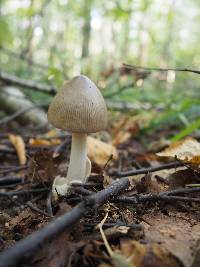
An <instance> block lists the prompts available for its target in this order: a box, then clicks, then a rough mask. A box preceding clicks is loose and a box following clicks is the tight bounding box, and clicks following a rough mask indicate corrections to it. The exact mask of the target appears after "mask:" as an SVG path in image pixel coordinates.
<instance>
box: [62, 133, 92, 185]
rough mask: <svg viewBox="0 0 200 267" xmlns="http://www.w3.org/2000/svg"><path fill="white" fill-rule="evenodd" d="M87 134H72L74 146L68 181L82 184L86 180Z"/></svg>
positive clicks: (72, 146)
mask: <svg viewBox="0 0 200 267" xmlns="http://www.w3.org/2000/svg"><path fill="white" fill-rule="evenodd" d="M86 138H87V134H85V133H72V145H71V154H70V162H69V168H68V172H67V180H68V181H69V182H72V181H73V182H74V181H76V182H79V183H80V182H82V183H84V182H85V180H86V173H85V172H86V161H87V144H86Z"/></svg>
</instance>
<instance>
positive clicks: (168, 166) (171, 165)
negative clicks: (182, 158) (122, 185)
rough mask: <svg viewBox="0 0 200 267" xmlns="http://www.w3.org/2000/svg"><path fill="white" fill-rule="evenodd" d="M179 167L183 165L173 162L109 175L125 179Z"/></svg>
mask: <svg viewBox="0 0 200 267" xmlns="http://www.w3.org/2000/svg"><path fill="white" fill-rule="evenodd" d="M180 166H184V163H183V162H177V161H175V162H170V163H167V164H163V165H160V166H156V167H149V168H142V169H139V170H130V171H123V172H115V173H111V175H112V176H115V177H127V176H133V175H137V174H146V173H150V172H156V171H160V170H165V169H172V168H176V167H180Z"/></svg>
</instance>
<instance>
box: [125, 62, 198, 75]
mask: <svg viewBox="0 0 200 267" xmlns="http://www.w3.org/2000/svg"><path fill="white" fill-rule="evenodd" d="M123 67H124V68H126V69H131V70H136V69H142V70H149V71H170V70H172V71H181V72H192V73H196V74H200V70H193V69H188V68H148V67H142V66H134V65H129V64H123Z"/></svg>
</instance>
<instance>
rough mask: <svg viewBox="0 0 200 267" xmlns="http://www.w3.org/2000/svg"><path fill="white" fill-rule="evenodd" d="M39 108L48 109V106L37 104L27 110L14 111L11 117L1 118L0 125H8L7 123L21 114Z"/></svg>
mask: <svg viewBox="0 0 200 267" xmlns="http://www.w3.org/2000/svg"><path fill="white" fill-rule="evenodd" d="M39 107H48V104H37V105H34V106H31V107H28V108H22V109H20V110H18V111H16V112H15V113H13V114H12V115H10V116H7V117H5V118H3V119H2V120H0V125H2V124H5V123H8V122H10V121H12V120H14V119H16V118H17V117H19V116H21V115H22V114H24V113H26V112H28V111H30V110H32V109H35V108H39Z"/></svg>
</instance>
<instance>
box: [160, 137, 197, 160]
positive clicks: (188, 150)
mask: <svg viewBox="0 0 200 267" xmlns="http://www.w3.org/2000/svg"><path fill="white" fill-rule="evenodd" d="M157 155H158V156H160V157H169V158H175V157H176V158H178V159H179V160H182V161H186V162H189V163H194V164H200V143H199V142H198V141H197V140H196V139H194V138H192V137H188V138H186V139H184V140H182V141H178V142H176V143H173V144H171V145H170V146H169V147H168V148H166V149H165V150H163V151H161V152H159V153H157Z"/></svg>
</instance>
